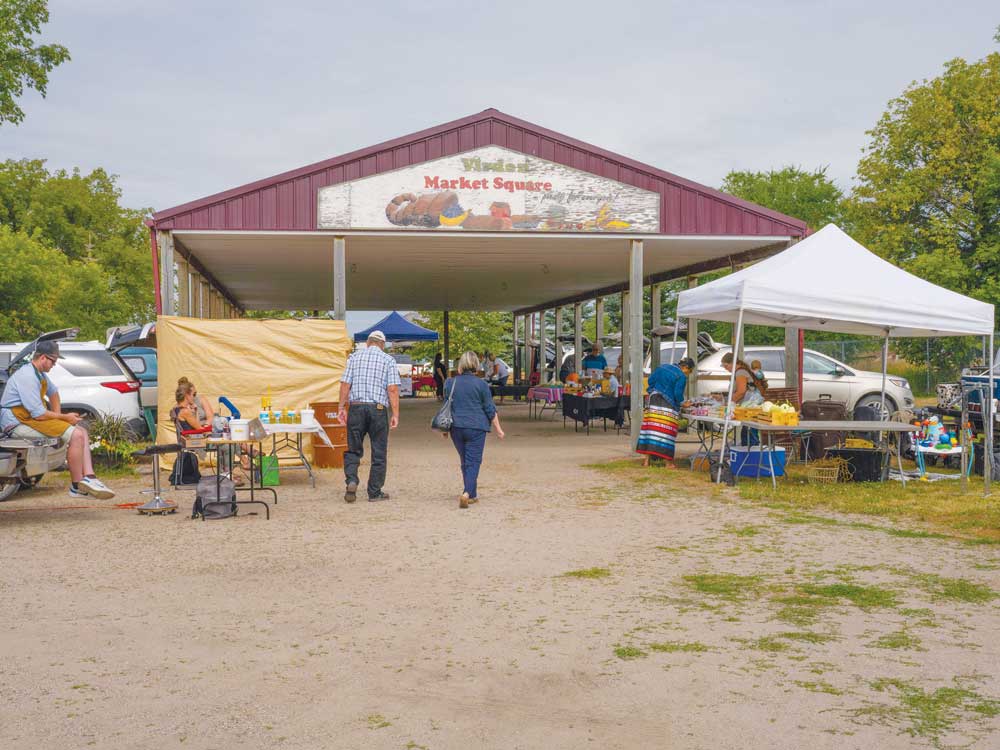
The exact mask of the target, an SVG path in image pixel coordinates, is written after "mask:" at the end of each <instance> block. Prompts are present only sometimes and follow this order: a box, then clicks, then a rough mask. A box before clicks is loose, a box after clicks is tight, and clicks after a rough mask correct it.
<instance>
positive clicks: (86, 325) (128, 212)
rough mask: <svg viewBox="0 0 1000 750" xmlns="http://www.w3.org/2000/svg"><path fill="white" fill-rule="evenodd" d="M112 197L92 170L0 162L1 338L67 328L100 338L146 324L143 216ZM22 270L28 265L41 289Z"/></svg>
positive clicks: (149, 286)
mask: <svg viewBox="0 0 1000 750" xmlns="http://www.w3.org/2000/svg"><path fill="white" fill-rule="evenodd" d="M120 196H121V192H120V190H119V189H118V186H117V184H116V181H115V177H114V176H113V175H108V174H107V173H106V172H105V171H104V170H102V169H95V170H94V171H93V172H91V173H90V174H88V175H83V174H81V173H80V172H79V170H74V171H73V172H72V173H68V172H65V171H62V170H60V171H57V172H54V173H50V172H48V170H46V169H45V163H44V162H43V161H40V160H33V161H32V160H21V161H13V160H9V161H6V162H0V228H3V229H5V230H6V234H5V235H4V242H3V243H2V245H0V267H4V273H5V274H6V278H7V282H8V285H7V287H6V288H5V291H4V293H3V294H0V320H6V323H4V324H0V328H2V329H3V330H4V331H6V334H5V336H6V337H7V338H11V337H15V338H21V339H24V338H29V337H33V336H34V335H37V334H38V333H41V332H43V331H45V330H51V329H52V328H62V327H71V326H76V327H79V328H80V329H81V333H82V335H84V336H87V337H95V338H101V339H103V337H104V332H105V329H106V328H108V327H110V326H112V325H121V324H123V323H139V322H145V321H148V320H150V319H152V316H153V315H154V314H155V311H154V307H153V276H152V266H151V263H150V257H149V245H148V237H149V235H148V230H147V229H146V227H145V226H144V225H143V219H144V217H145V216H146V215H147V212H145V211H136V210H133V209H128V208H123V207H122V206H121V205H120V204H119V199H120ZM26 248H30V250H29V249H26ZM39 248H41V249H39ZM22 262H30V263H33V264H34V265H35V266H37V268H38V271H39V272H40V274H41V275H40V276H39V277H38V278H39V279H40V283H41V284H42V286H41V287H39V286H37V285H36V284H34V283H33V279H35V277H34V276H33V275H32V274H29V273H28V272H27V271H26V270H24V269H22V268H21V267H20V264H21V263H22ZM8 264H9V265H11V268H6V266H8ZM28 311H32V312H30V313H29V312H28Z"/></svg>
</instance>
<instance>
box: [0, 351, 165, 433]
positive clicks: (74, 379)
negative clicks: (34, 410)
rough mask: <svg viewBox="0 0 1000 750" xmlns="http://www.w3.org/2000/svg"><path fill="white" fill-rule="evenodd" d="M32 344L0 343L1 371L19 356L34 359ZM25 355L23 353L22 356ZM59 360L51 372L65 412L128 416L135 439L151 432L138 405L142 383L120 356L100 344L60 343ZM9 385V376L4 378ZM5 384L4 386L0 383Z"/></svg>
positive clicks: (50, 375)
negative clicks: (7, 379)
mask: <svg viewBox="0 0 1000 750" xmlns="http://www.w3.org/2000/svg"><path fill="white" fill-rule="evenodd" d="M32 346H33V345H32V344H31V343H26V344H0V371H4V370H6V369H7V368H8V367H9V366H10V364H11V360H12V359H14V358H15V357H18V355H22V356H21V357H20V358H21V359H23V358H24V357H25V356H27V357H30V356H31V350H32V349H31V347H32ZM22 353H23V354H22ZM59 353H60V355H61V356H62V357H64V359H60V360H59V363H58V364H56V365H55V366H54V367H53V368H52V370H51V371H50V372H49V377H50V378H52V382H53V383H55V384H56V388H58V389H59V400H60V403H61V405H62V409H63V411H74V412H77V413H79V414H82V415H83V416H85V417H86V416H96V415H97V414H115V415H120V416H123V417H125V419H126V420H127V421H128V426H129V428H130V429H131V430H132V432H133V433H135V435H136V436H139V437H141V436H144V435H146V434H147V433H148V432H149V430H148V428H147V427H146V420H145V419H143V416H142V407H141V406H140V405H139V387H140V383H139V381H138V380H137V379H136V377H135V376H134V375H133V374H132V373H131V372H130V371H129V369H128V367H126V365H125V363H124V362H122V360H121V359H120V358H119V357H118V355H117V354H114V353H113V352H110V351H108V350H107V349H106V348H105V347H104V344H102V343H100V342H98V341H65V340H60V341H59ZM0 379H2V380H3V382H4V383H5V382H6V375H4V376H3V377H2V378H0ZM0 385H2V384H0Z"/></svg>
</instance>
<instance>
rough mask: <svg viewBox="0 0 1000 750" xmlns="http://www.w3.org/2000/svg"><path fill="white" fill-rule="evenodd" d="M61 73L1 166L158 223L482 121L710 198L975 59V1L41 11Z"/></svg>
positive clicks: (844, 145) (815, 157)
mask: <svg viewBox="0 0 1000 750" xmlns="http://www.w3.org/2000/svg"><path fill="white" fill-rule="evenodd" d="M49 7H50V10H51V21H50V23H49V25H48V26H47V27H46V28H45V31H44V39H45V40H48V41H56V42H59V43H61V44H64V45H65V46H67V47H68V48H69V50H70V54H71V55H72V60H71V61H70V62H67V63H65V64H64V65H63V66H61V67H60V68H57V69H56V70H55V71H54V72H53V73H52V76H51V81H50V83H49V90H48V97H47V98H46V99H42V98H41V97H39V96H38V95H37V94H34V93H30V94H28V95H26V96H25V97H24V98H23V99H22V106H23V107H24V109H25V111H26V113H27V116H26V119H25V121H24V122H23V123H22V124H21V125H20V126H17V127H14V126H10V125H4V126H2V127H0V158H24V157H30V158H44V159H47V160H48V164H49V167H50V168H60V167H65V168H72V167H74V166H79V167H80V168H81V169H83V170H89V169H92V168H93V167H97V166H101V167H104V168H105V169H107V170H109V171H110V172H113V173H115V174H117V175H119V177H120V185H121V187H122V190H123V193H124V203H125V204H126V205H129V206H132V207H152V208H154V209H157V210H159V209H163V208H168V207H170V206H173V205H176V204H178V203H183V202H186V201H188V200H193V199H195V198H199V197H202V196H205V195H208V194H211V193H215V192H218V191H221V190H225V189H228V188H231V187H235V186H237V185H240V184H243V183H246V182H250V181H252V180H256V179H259V178H262V177H267V176H270V175H272V174H275V173H277V172H280V171H284V170H288V169H292V168H295V167H299V166H302V165H304V164H309V163H312V162H315V161H320V160H322V159H326V158H329V157H331V156H335V155H337V154H341V153H344V152H347V151H351V150H354V149H357V148H362V147H365V146H369V145H372V144H375V143H378V142H380V141H383V140H387V139H390V138H394V137H396V136H400V135H405V134H407V133H410V132H413V131H416V130H420V129H422V128H426V127H430V126H433V125H436V124H439V123H442V122H446V121H448V120H452V119H455V118H458V117H463V116H465V115H469V114H472V113H475V112H478V111H481V110H483V109H486V108H488V107H496V108H497V109H499V110H501V111H503V112H507V113H508V114H511V115H514V116H516V117H520V118H523V119H525V120H528V121H530V122H533V123H536V124H538V125H541V126H544V127H547V128H550V129H552V130H556V131H558V132H561V133H565V134H567V135H570V136H573V137H575V138H578V139H580V140H583V141H586V142H589V143H593V144H596V145H599V146H602V147H604V148H606V149H609V150H611V151H616V152H618V153H621V154H624V155H626V156H630V157H633V158H635V159H638V160H640V161H643V162H646V163H649V164H652V165H654V166H657V167H660V168H662V169H666V170H668V171H671V172H675V173H677V174H679V175H682V176H684V177H687V178H689V179H692V180H695V181H698V182H701V183H704V184H706V185H710V186H713V187H716V186H718V185H719V183H720V181H721V180H722V178H723V176H724V175H725V174H726V173H727V172H728V171H729V170H732V169H754V170H764V169H771V168H776V167H780V166H782V165H785V164H795V165H800V166H803V167H806V168H814V167H817V166H822V165H828V166H829V174H830V175H831V176H832V177H833V178H835V179H836V180H837V182H838V183H839V184H840V185H841V186H842V187H845V188H847V187H849V186H850V181H851V178H852V176H853V174H854V169H855V166H856V164H857V161H858V157H859V155H860V152H861V148H862V147H863V146H864V144H865V143H866V135H865V131H866V130H867V129H869V128H871V127H872V126H873V125H874V123H875V122H876V121H877V119H878V117H879V116H880V115H881V113H882V112H883V111H884V110H885V107H886V103H887V102H888V100H889V99H891V98H892V97H894V96H896V95H898V94H899V93H900V92H901V91H902V90H903V89H904V88H905V87H906V86H907V85H908V84H909V83H910V82H912V81H914V80H919V79H922V78H927V77H932V76H935V75H938V74H939V73H940V72H941V69H942V64H943V63H944V62H945V61H946V60H949V59H951V58H953V57H965V58H966V59H978V58H981V57H983V56H984V55H985V54H987V53H988V52H990V51H992V50H994V49H996V47H997V45H996V44H995V43H994V42H993V41H992V37H993V33H994V31H995V29H996V27H997V25H998V24H1000V6H998V5H997V3H996V0H991V1H988V0H982V1H980V0H968V1H964V0H956V1H955V2H952V3H942V2H940V0H938V1H937V2H924V1H923V0H891V1H890V0H884V1H883V0H866V1H865V2H858V1H856V0H839V2H810V1H809V0H800V1H799V2H781V1H778V0H756V2H746V1H745V0H744V1H743V2H737V1H735V0H717V2H714V3H698V2H691V1H690V0H688V1H687V2H676V1H675V0H655V1H651V2H628V1H626V0H620V1H619V2H611V3H609V2H599V3H598V2H589V1H588V0H575V2H546V1H545V0H534V2H526V3H519V2H514V0H505V1H504V2H499V3H479V2H472V3H467V4H462V3H458V2H455V0H448V1H447V2H444V1H441V0H419V1H418V2H408V3H396V2H390V1H389V0H383V1H382V2H372V3H359V2H349V3H348V2H339V1H338V0H324V1H323V2H314V1H309V0H281V1H280V2H278V1H276V0H229V1H228V2H219V1H213V0H166V1H164V0H159V1H158V2H150V1H146V0H50V2H49Z"/></svg>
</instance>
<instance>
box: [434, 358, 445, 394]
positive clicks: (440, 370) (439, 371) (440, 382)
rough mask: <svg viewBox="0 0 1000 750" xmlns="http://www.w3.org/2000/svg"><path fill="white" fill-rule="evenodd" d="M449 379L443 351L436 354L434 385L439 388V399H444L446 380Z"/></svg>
mask: <svg viewBox="0 0 1000 750" xmlns="http://www.w3.org/2000/svg"><path fill="white" fill-rule="evenodd" d="M447 379H448V368H447V367H446V366H445V364H444V359H442V357H441V352H438V353H437V354H435V355H434V386H435V387H436V388H437V398H438V401H443V400H444V381H446V380H447Z"/></svg>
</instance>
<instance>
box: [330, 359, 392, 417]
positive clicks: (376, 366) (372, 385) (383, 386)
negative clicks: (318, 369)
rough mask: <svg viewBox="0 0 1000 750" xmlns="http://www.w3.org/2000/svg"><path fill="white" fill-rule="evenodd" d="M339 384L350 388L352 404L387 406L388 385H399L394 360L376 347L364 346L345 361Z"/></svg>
mask: <svg viewBox="0 0 1000 750" xmlns="http://www.w3.org/2000/svg"><path fill="white" fill-rule="evenodd" d="M340 382H341V383H347V384H348V385H349V386H351V395H350V396H349V400H350V402H351V403H352V404H357V403H376V404H382V406H389V391H388V388H389V386H390V385H396V386H398V385H399V368H398V367H397V366H396V360H394V359H393V358H392V357H390V356H389V355H388V354H386V353H385V352H384V351H382V350H381V349H379V348H378V347H377V346H366V347H365V348H364V349H362V350H360V351H357V352H355V353H354V354H352V355H351V357H350V359H348V360H347V367H346V368H345V370H344V376H343V377H342V378H341V379H340Z"/></svg>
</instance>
